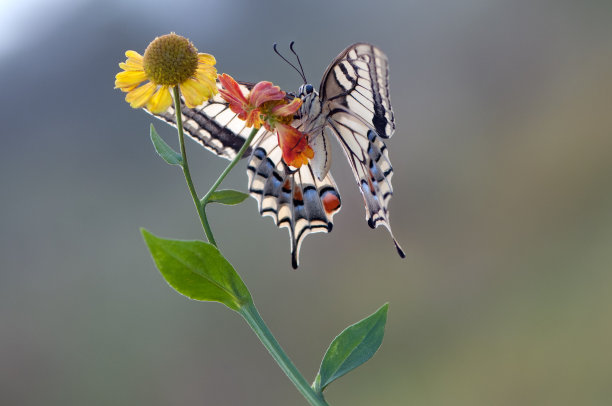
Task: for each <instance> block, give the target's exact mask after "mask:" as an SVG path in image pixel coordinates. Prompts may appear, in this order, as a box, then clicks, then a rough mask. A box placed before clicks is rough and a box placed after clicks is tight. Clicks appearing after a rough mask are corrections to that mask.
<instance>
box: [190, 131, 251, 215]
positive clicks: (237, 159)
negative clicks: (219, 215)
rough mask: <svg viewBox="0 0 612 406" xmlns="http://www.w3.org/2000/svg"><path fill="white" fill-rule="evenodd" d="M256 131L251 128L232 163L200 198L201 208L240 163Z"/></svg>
mask: <svg viewBox="0 0 612 406" xmlns="http://www.w3.org/2000/svg"><path fill="white" fill-rule="evenodd" d="M258 131H259V129H257V128H253V129H252V130H251V133H250V134H249V136H248V137H247V139H246V140H245V141H244V144H242V147H240V150H238V153H237V154H236V156H235V157H234V159H232V162H230V164H229V165H228V166H227V168H225V170H224V171H223V172H221V175H220V176H219V179H217V181H216V182H215V183H214V184H213V185H212V187H211V188H210V190H209V191H208V193H206V195H205V196H204V197H203V198H202V205H203V206H206V204H207V203H208V200H209V199H210V196H212V194H213V193H214V192H215V190H217V188H218V187H219V185H220V184H221V182H223V179H225V177H226V176H227V174H228V173H230V171H231V170H232V169H233V168H234V166H236V164H237V163H238V161H240V159H241V158H242V156H243V155H244V153H245V152H246V150H247V149H248V148H249V145H251V141H253V138H255V135H257V132H258Z"/></svg>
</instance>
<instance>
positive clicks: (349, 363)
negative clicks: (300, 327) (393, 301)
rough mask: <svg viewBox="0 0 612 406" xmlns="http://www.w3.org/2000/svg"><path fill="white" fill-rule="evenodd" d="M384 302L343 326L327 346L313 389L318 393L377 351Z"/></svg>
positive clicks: (382, 333) (381, 337)
mask: <svg viewBox="0 0 612 406" xmlns="http://www.w3.org/2000/svg"><path fill="white" fill-rule="evenodd" d="M388 308H389V304H388V303H385V304H384V305H383V306H382V307H381V308H380V309H378V310H377V311H376V312H375V313H374V314H372V315H371V316H369V317H366V318H365V319H363V320H361V321H359V322H357V323H355V324H353V325H352V326H349V327H347V328H346V329H344V331H342V332H341V333H340V334H339V335H338V337H336V338H335V339H334V341H332V343H331V345H330V346H329V348H328V349H327V352H326V353H325V356H324V357H323V361H322V362H321V367H320V368H319V373H318V374H317V377H316V378H315V382H314V384H313V389H314V390H315V392H317V393H322V392H323V390H324V389H325V387H326V386H327V385H329V384H330V383H331V382H332V381H334V380H336V379H338V378H340V377H341V376H342V375H344V374H346V373H347V372H350V371H351V370H353V369H355V368H357V367H358V366H359V365H361V364H363V363H364V362H366V361H367V360H369V359H370V358H372V356H373V355H374V353H375V352H376V351H377V350H378V348H379V347H380V344H381V343H382V340H383V336H384V335H385V324H386V322H387V309H388Z"/></svg>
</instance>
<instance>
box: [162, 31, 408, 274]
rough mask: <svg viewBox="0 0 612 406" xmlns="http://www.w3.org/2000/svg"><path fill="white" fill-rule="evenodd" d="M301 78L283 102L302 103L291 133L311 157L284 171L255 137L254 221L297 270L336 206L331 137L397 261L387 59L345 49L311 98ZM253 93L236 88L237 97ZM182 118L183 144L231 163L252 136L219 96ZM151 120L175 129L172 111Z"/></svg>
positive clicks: (370, 50)
mask: <svg viewBox="0 0 612 406" xmlns="http://www.w3.org/2000/svg"><path fill="white" fill-rule="evenodd" d="M291 50H292V51H293V43H292V44H291ZM275 51H276V47H275ZM277 53H278V52H277ZM294 54H295V52H294ZM279 55H280V54H279ZM296 56H297V54H296ZM281 57H282V55H281ZM282 58H283V59H285V58H284V57H282ZM285 60H286V59H285ZM287 62H288V63H290V62H289V61H287ZM298 62H299V57H298ZM290 64H291V63H290ZM291 65H292V64H291ZM292 66H293V67H294V68H295V66H294V65H292ZM300 68H301V63H300ZM295 69H296V70H297V68H295ZM298 72H300V71H299V70H298ZM301 75H302V78H303V79H304V83H305V84H303V85H302V86H300V88H299V91H298V93H297V95H294V94H291V93H287V99H288V100H291V99H293V98H294V97H299V98H300V99H301V100H302V105H301V106H300V109H299V110H298V111H297V112H296V114H295V116H294V119H293V122H292V123H291V125H292V126H293V127H295V128H297V129H298V130H300V131H301V132H302V133H304V134H307V136H308V143H309V145H310V147H311V148H312V149H313V151H314V157H313V158H312V159H311V160H310V161H309V163H308V165H302V166H301V167H300V168H293V167H291V166H288V165H287V164H286V163H285V162H284V161H283V159H282V152H281V149H280V146H279V144H278V140H277V136H276V134H274V133H273V132H270V131H267V130H266V129H265V128H264V127H262V128H261V129H260V130H259V132H258V133H257V135H256V136H255V138H254V139H253V142H252V144H251V146H250V147H249V149H248V150H247V151H246V153H245V154H244V156H245V157H249V162H248V166H247V174H248V190H249V193H250V194H251V196H252V197H254V198H255V199H256V200H257V203H258V208H259V212H260V214H261V215H262V216H270V217H272V218H273V220H274V223H275V224H276V225H277V226H278V227H286V228H287V229H288V230H289V237H290V240H291V264H292V267H293V268H294V269H295V268H297V267H298V264H299V252H300V247H301V244H302V242H303V240H304V238H305V237H306V236H307V235H308V234H310V233H317V232H330V231H331V230H332V226H333V216H334V214H336V213H337V212H338V211H339V210H340V208H341V206H342V203H341V199H340V193H339V192H338V189H337V187H336V182H335V181H334V179H333V177H332V175H331V173H330V168H331V149H330V137H333V138H336V139H337V140H338V142H339V143H340V145H341V147H342V149H343V151H344V154H345V155H346V157H347V159H348V161H349V164H350V165H351V168H352V170H353V174H354V176H355V180H356V181H357V184H358V186H359V189H360V191H361V194H362V196H363V200H364V203H365V208H366V219H367V222H368V225H369V226H370V227H371V228H376V227H377V226H379V225H383V226H385V227H386V228H387V229H388V230H389V233H390V234H391V238H392V239H393V242H394V244H395V247H396V249H397V252H398V254H399V255H400V257H402V258H405V254H404V251H403V250H402V248H401V247H400V245H399V244H398V242H397V240H396V239H395V237H393V232H392V231H391V225H390V222H389V210H388V204H389V200H390V199H391V196H392V194H393V188H392V186H391V177H392V175H393V168H392V167H391V162H390V160H389V153H388V150H387V146H386V145H385V142H384V140H386V139H388V138H390V137H391V136H392V135H393V133H394V131H395V121H394V115H393V110H392V108H391V101H390V99H389V68H388V61H387V57H386V55H385V54H384V53H383V52H382V51H381V50H380V49H378V48H377V47H375V46H373V45H370V44H367V43H356V44H353V45H350V46H349V47H347V48H346V49H345V50H344V51H342V52H341V53H340V54H339V55H338V56H337V57H336V58H335V59H334V60H333V61H332V63H331V64H330V65H329V67H328V68H327V70H326V71H325V74H324V75H323V80H322V81H321V85H320V87H319V91H318V92H317V91H316V90H315V89H314V87H313V86H312V85H311V84H307V83H306V80H305V76H304V74H303V70H302V72H301ZM217 85H218V86H219V83H217ZM253 86H254V85H253V84H250V83H247V82H240V87H241V89H242V91H243V93H244V94H248V92H249V91H250V89H251V88H252V87H253ZM182 114H183V127H184V130H185V132H186V133H187V134H188V135H189V136H191V137H192V138H193V139H194V140H195V141H197V142H199V143H200V144H201V145H202V146H204V147H205V148H207V149H209V150H210V151H212V152H213V153H215V154H217V155H219V156H221V157H223V158H227V159H230V160H231V159H233V158H234V157H235V156H236V154H237V152H238V150H239V149H240V148H241V147H242V145H243V144H244V141H245V139H246V138H247V137H248V135H249V133H250V131H251V129H250V128H248V127H246V126H245V122H244V121H242V120H240V119H239V118H238V117H237V114H236V113H234V112H232V111H231V110H230V109H229V106H228V103H227V102H226V101H225V100H224V99H223V98H222V97H221V96H220V95H219V94H217V95H215V96H214V97H213V98H211V99H210V100H208V101H206V102H204V103H203V104H201V105H199V106H197V107H195V108H193V109H190V108H187V107H185V106H183V107H182ZM155 116H157V117H158V118H160V119H162V120H164V121H166V122H168V123H169V124H171V125H176V117H175V112H174V107H173V106H172V107H170V108H168V109H167V110H166V111H164V112H162V113H159V114H156V115H155Z"/></svg>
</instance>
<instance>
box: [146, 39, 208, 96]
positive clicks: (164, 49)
mask: <svg viewBox="0 0 612 406" xmlns="http://www.w3.org/2000/svg"><path fill="white" fill-rule="evenodd" d="M143 64H144V71H145V73H146V74H147V77H148V78H149V80H150V81H151V82H153V83H155V84H158V85H168V86H175V85H178V84H179V83H183V82H184V81H185V80H187V79H189V78H190V77H192V76H193V75H194V74H195V73H196V70H197V68H198V50H197V49H196V47H195V46H193V44H192V43H191V42H190V41H189V40H188V39H187V38H185V37H181V36H180V35H176V34H175V33H171V34H167V35H162V36H161V37H157V38H155V39H154V40H153V41H152V42H151V43H150V44H149V46H148V47H147V49H146V50H145V53H144V60H143Z"/></svg>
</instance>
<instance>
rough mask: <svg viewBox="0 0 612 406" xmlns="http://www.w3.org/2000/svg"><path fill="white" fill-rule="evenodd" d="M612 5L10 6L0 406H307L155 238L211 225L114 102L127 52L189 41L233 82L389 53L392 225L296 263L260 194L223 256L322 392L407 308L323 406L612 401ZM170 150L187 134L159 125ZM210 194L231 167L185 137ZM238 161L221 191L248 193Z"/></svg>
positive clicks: (503, 0) (0, 261) (348, 183)
mask: <svg viewBox="0 0 612 406" xmlns="http://www.w3.org/2000/svg"><path fill="white" fill-rule="evenodd" d="M611 22H612V5H611V3H610V2H609V1H584V2H575V1H548V2H546V1H541V2H529V1H511V0H490V1H478V0H468V1H461V2H457V1H449V0H446V1H436V0H434V1H406V0H401V1H399V0H398V1H377V2H371V1H361V0H360V1H356V0H352V1H343V2H327V1H309V2H303V1H301V2H297V1H284V2H280V1H279V2H263V1H262V2H255V1H246V0H244V1H215V2H210V1H197V2H196V1H194V2H188V1H174V2H152V1H131V2H124V1H119V0H112V1H106V2H94V1H77V0H63V1H42V0H39V1H36V0H29V1H17V0H12V1H8V2H7V1H3V2H1V3H0V34H1V35H0V78H1V79H0V83H1V84H2V90H1V92H0V103H1V107H2V108H1V109H0V135H1V140H2V144H1V147H0V190H1V195H0V329H1V330H0V404H2V405H43V404H44V405H63V406H65V405H141V404H142V405H145V404H146V405H245V404H248V405H305V404H306V402H305V400H303V399H302V398H301V396H300V395H299V393H298V392H297V391H296V390H295V389H294V388H293V386H292V385H291V384H290V382H289V381H288V380H287V378H286V377H285V376H284V375H283V374H282V372H281V371H280V370H279V369H278V368H277V366H276V364H275V363H274V362H273V361H272V359H271V358H270V356H269V355H268V354H267V353H266V351H265V349H264V348H263V347H262V346H261V345H260V344H259V342H258V341H257V339H256V338H255V336H254V335H253V334H252V332H251V331H250V330H249V328H248V326H247V325H246V324H245V323H244V322H243V321H242V319H241V318H240V317H239V316H238V315H236V314H235V313H233V312H231V311H229V310H227V309H226V308H225V307H223V306H222V305H219V304H209V303H198V302H193V301H189V300H187V299H185V298H184V297H182V296H180V295H178V294H176V293H175V292H174V291H172V290H171V289H170V288H169V287H168V286H167V285H166V283H165V282H164V281H163V279H162V277H161V276H160V274H159V273H158V272H157V271H156V270H155V268H154V266H153V263H152V260H151V259H150V257H149V254H148V252H147V250H146V248H145V246H144V244H143V242H142V239H141V236H140V233H139V227H141V226H144V227H147V228H148V229H149V230H151V231H152V232H154V233H156V234H159V235H162V236H164V237H168V238H184V239H196V238H197V239H200V238H202V230H201V227H200V225H199V223H198V220H197V217H196V215H195V212H194V209H193V206H192V203H191V201H190V198H189V195H188V193H187V190H186V187H185V184H184V180H183V178H182V175H181V173H180V172H179V171H178V170H177V169H176V168H173V167H169V166H167V165H166V164H165V163H164V162H162V161H161V160H160V159H159V158H158V157H157V156H156V155H155V153H154V151H153V148H152V146H151V144H150V141H149V139H148V126H149V123H150V122H152V120H153V119H152V118H151V117H149V116H148V115H147V114H145V113H144V112H142V111H136V110H133V109H131V108H130V107H129V106H128V105H127V104H126V103H125V102H124V100H123V99H124V95H123V94H122V93H121V92H119V91H118V90H114V89H113V85H114V75H115V74H116V73H117V72H118V71H119V68H118V66H117V63H118V62H120V61H123V60H124V59H125V57H124V51H125V50H128V49H134V50H136V51H139V52H143V51H144V49H145V47H146V46H147V44H148V43H149V41H151V40H152V39H153V38H154V37H155V36H157V35H161V34H166V33H168V32H170V31H175V32H177V33H179V34H181V35H185V36H187V37H189V38H190V39H191V40H192V41H194V43H195V45H196V46H197V47H198V49H199V50H200V52H210V53H212V54H214V55H215V56H216V58H217V61H218V65H217V67H218V69H219V71H220V72H227V73H230V74H231V75H233V76H234V77H236V78H239V79H243V80H249V81H259V80H271V81H274V82H275V83H277V84H279V85H280V86H282V87H283V88H285V89H287V90H295V89H297V87H298V86H299V84H300V80H299V77H298V75H297V74H296V73H295V72H294V71H293V70H292V69H291V68H290V67H289V66H287V65H286V64H285V63H284V62H282V61H281V60H280V59H279V58H278V57H276V56H275V55H274V53H273V52H272V47H271V46H272V43H273V42H278V43H279V44H280V46H281V49H287V48H286V47H287V46H288V43H289V42H290V41H291V40H295V41H297V49H298V50H299V52H300V55H301V57H302V61H303V63H304V68H305V70H306V74H307V76H308V78H309V80H310V81H311V82H312V83H315V84H317V85H318V83H319V81H320V78H321V75H322V73H323V72H324V70H325V68H326V66H327V64H328V63H329V62H330V61H331V60H332V59H333V58H334V57H335V56H336V55H337V54H338V53H339V52H340V51H341V50H342V49H344V48H345V47H346V46H347V45H348V44H350V43H353V42H357V41H367V42H371V43H374V44H376V45H378V46H379V47H380V48H381V49H383V50H384V51H385V52H386V53H387V55H388V56H389V60H390V69H391V96H392V100H393V102H394V109H395V115H396V118H397V128H398V129H397V132H396V134H395V136H394V137H393V138H392V139H391V140H390V142H389V146H390V154H391V159H392V162H393V164H394V168H395V176H394V178H393V182H394V187H395V191H396V193H395V196H394V198H393V200H392V201H391V206H390V208H391V220H392V224H393V229H394V232H395V235H396V237H397V238H398V239H399V240H400V242H401V243H402V245H403V247H404V249H405V250H406V252H407V259H406V260H400V258H398V256H397V255H396V253H395V249H394V247H393V244H392V242H391V240H390V238H389V236H388V235H387V233H386V232H385V231H384V230H383V229H377V230H375V231H373V230H370V229H369V228H368V226H367V224H366V222H365V221H364V208H363V203H362V199H361V197H360V195H359V192H358V189H357V187H356V185H355V183H354V180H353V178H352V174H351V172H350V170H349V167H348V164H347V163H346V161H345V160H344V158H343V157H341V155H340V149H339V148H337V146H335V147H336V148H335V149H334V151H335V152H334V153H335V159H334V167H333V173H334V176H335V178H336V180H337V182H338V185H339V188H340V190H341V192H342V196H343V203H344V208H343V210H342V211H341V212H340V213H339V214H338V215H337V216H336V218H335V220H336V224H335V227H334V231H333V233H332V234H329V235H315V236H311V237H309V238H307V239H306V240H305V243H304V245H303V248H302V254H301V267H300V269H299V270H298V271H292V270H291V268H290V256H289V242H288V238H287V232H286V230H280V231H279V230H278V229H276V227H275V226H274V225H273V224H272V221H271V220H270V219H269V218H265V219H262V218H261V217H260V216H259V215H258V214H257V210H256V203H255V201H254V200H252V199H249V200H248V202H247V203H246V204H243V205H241V206H238V207H213V208H211V209H210V215H211V217H212V218H211V222H212V226H213V230H214V231H215V235H216V237H217V240H218V242H219V244H220V246H221V248H222V250H223V251H224V253H225V254H226V256H227V257H228V258H229V259H230V261H231V262H232V263H233V264H234V266H235V267H236V268H237V270H238V271H239V272H240V273H241V275H243V277H244V279H245V281H246V283H247V284H248V286H249V287H250V289H251V291H252V293H253V295H254V298H255V302H256V304H257V305H258V307H259V309H260V312H261V313H262V315H263V317H264V319H265V320H266V321H267V322H268V323H269V326H270V328H271V330H272V331H273V332H274V333H275V334H276V335H277V337H278V339H279V341H280V342H281V344H282V345H283V346H284V348H285V349H286V351H287V352H288V353H289V355H290V356H291V357H292V358H293V359H294V361H295V363H296V364H297V366H298V367H299V369H300V370H301V371H302V372H303V373H304V375H305V376H306V377H307V378H308V379H312V378H313V377H314V374H315V372H316V370H317V368H318V365H319V363H320V360H321V357H322V355H323V353H324V351H325V350H326V348H327V346H328V344H329V342H330V341H331V340H332V339H333V337H334V336H335V335H336V334H338V333H339V332H340V331H341V330H342V329H343V328H344V327H345V326H347V325H349V324H351V323H353V322H355V321H357V320H359V319H361V318H362V317H364V316H366V315H368V314H370V313H371V312H373V311H374V310H375V309H377V308H378V307H379V306H380V305H382V304H383V303H384V302H386V301H389V302H390V311H389V319H388V325H387V333H386V336H385V341H384V343H383V346H382V347H381V350H380V352H379V353H378V354H377V355H376V356H375V357H374V358H373V360H371V361H370V362H368V363H367V364H366V365H364V366H362V367H361V368H359V369H358V370H356V371H354V372H352V373H351V374H349V375H348V376H346V377H344V378H342V379H341V380H340V381H338V382H336V383H334V384H333V385H331V387H330V388H329V389H328V391H327V392H326V393H327V398H328V400H329V403H330V404H331V405H334V406H335V405H364V406H365V405H453V406H460V405H577V404H580V405H609V404H612V348H611V346H610V343H611V342H612V272H610V271H611V268H612V267H611V265H612V249H611V242H612V189H611V187H610V186H611V184H612V96H611V95H612V24H611ZM156 125H157V128H158V130H159V132H160V133H161V134H162V135H163V136H164V137H165V138H166V139H167V140H168V141H169V142H171V143H173V144H174V145H175V133H174V131H173V129H171V128H170V127H167V126H165V125H164V124H163V123H161V122H159V123H156ZM188 147H189V150H188V153H189V155H190V157H191V162H192V167H193V169H192V170H193V173H194V177H195V181H196V183H197V187H198V189H199V190H200V191H201V192H203V191H204V190H205V187H206V186H207V185H210V184H211V182H212V181H213V180H214V179H216V176H217V174H218V173H219V172H220V171H221V170H222V168H223V167H224V165H225V164H226V161H224V160H222V159H220V158H217V157H215V156H213V155H212V154H210V153H209V152H207V151H205V150H203V149H201V148H199V147H198V146H197V145H196V144H195V143H192V142H189V144H188ZM245 185H246V174H245V164H244V162H243V163H242V164H241V165H240V166H239V167H238V169H237V170H236V171H234V172H233V173H232V174H231V176H230V177H229V179H228V180H227V182H226V183H225V184H224V186H225V187H233V188H239V189H242V190H244V188H245Z"/></svg>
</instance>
